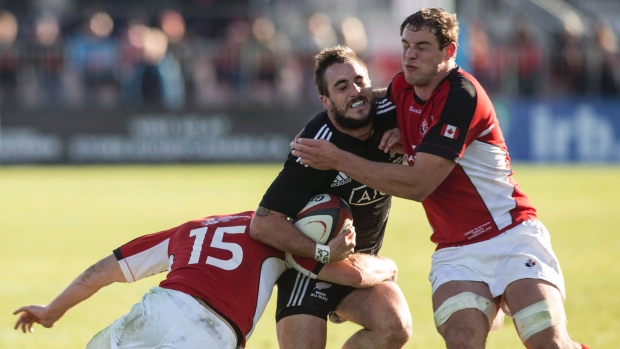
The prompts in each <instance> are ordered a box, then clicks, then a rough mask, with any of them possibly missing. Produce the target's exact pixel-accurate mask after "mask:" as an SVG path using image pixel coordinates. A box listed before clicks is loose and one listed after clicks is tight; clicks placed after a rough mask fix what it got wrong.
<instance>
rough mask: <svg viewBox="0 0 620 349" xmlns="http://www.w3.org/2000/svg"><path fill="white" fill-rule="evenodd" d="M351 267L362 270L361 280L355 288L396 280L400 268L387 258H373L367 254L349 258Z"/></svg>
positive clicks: (354, 255)
mask: <svg viewBox="0 0 620 349" xmlns="http://www.w3.org/2000/svg"><path fill="white" fill-rule="evenodd" d="M349 260H350V262H351V265H352V266H353V267H354V268H357V269H358V270H360V273H361V280H360V282H359V284H357V285H352V286H354V287H360V288H361V287H370V286H373V285H376V284H378V283H379V282H381V281H385V280H390V279H392V280H393V279H396V274H397V273H398V267H397V266H396V263H395V262H394V261H393V260H391V259H389V258H385V257H380V256H371V255H366V254H353V255H351V256H349Z"/></svg>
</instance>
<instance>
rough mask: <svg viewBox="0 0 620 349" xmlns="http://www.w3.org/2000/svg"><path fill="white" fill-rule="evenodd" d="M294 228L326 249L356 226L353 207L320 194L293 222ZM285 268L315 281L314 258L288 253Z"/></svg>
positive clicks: (312, 199) (331, 196) (336, 198)
mask: <svg viewBox="0 0 620 349" xmlns="http://www.w3.org/2000/svg"><path fill="white" fill-rule="evenodd" d="M293 224H294V225H295V227H297V229H299V230H301V232H302V233H304V234H305V235H306V236H308V237H309V238H311V239H312V240H313V241H315V242H317V243H319V244H322V245H326V244H327V243H328V242H329V240H331V239H332V238H333V237H334V236H336V235H338V234H341V233H342V232H344V231H345V230H347V229H348V228H349V226H351V225H352V224H353V214H352V213H351V207H349V205H348V204H347V203H346V201H344V200H343V199H341V198H339V197H338V196H335V195H331V194H319V195H315V196H313V197H312V198H311V199H310V201H309V202H308V204H306V206H305V207H304V208H303V209H302V210H301V211H299V213H298V214H297V216H295V218H294V219H293ZM286 265H287V267H289V268H294V269H296V270H297V271H299V272H301V273H302V274H304V275H306V276H308V277H311V278H316V272H315V271H314V270H313V269H315V268H317V263H316V261H315V260H314V259H312V258H301V257H298V256H293V255H291V254H290V253H288V252H287V253H286Z"/></svg>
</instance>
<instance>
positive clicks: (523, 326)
mask: <svg viewBox="0 0 620 349" xmlns="http://www.w3.org/2000/svg"><path fill="white" fill-rule="evenodd" d="M513 319H514V322H515V327H516V328H517V332H518V333H519V337H521V341H522V342H523V343H525V342H526V341H527V340H529V339H530V337H532V336H533V335H534V334H537V333H539V332H542V331H544V330H546V329H548V328H551V327H553V326H555V325H558V324H561V323H565V322H566V313H565V312H564V307H563V306H562V304H561V303H559V302H547V301H540V302H538V303H534V304H532V305H530V306H529V307H526V308H524V309H521V310H520V311H519V312H517V313H516V314H514V315H513ZM552 337H554V338H555V339H562V337H567V336H556V335H552Z"/></svg>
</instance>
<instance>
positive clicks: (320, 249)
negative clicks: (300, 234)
mask: <svg viewBox="0 0 620 349" xmlns="http://www.w3.org/2000/svg"><path fill="white" fill-rule="evenodd" d="M330 254H331V251H330V250H329V246H328V245H321V244H316V246H315V249H314V259H315V260H317V261H319V262H321V263H324V264H326V263H329V258H330Z"/></svg>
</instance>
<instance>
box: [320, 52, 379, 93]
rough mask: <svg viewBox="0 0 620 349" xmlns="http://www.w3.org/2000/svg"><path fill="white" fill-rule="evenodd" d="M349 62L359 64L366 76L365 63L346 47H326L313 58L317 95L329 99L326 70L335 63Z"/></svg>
mask: <svg viewBox="0 0 620 349" xmlns="http://www.w3.org/2000/svg"><path fill="white" fill-rule="evenodd" d="M350 61H355V62H357V63H359V64H360V65H361V66H362V67H363V68H364V70H365V71H366V74H368V67H367V66H366V63H365V62H364V61H363V60H362V59H361V58H359V57H358V56H357V54H356V53H355V51H353V49H352V48H350V47H348V46H344V45H337V46H334V47H327V48H324V49H323V50H322V51H321V52H319V53H318V54H317V55H316V56H314V84H315V85H316V89H317V90H318V91H319V95H322V96H327V97H329V91H328V89H327V83H326V82H325V71H326V70H327V68H329V67H331V66H332V65H333V64H335V63H346V62H350Z"/></svg>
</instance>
